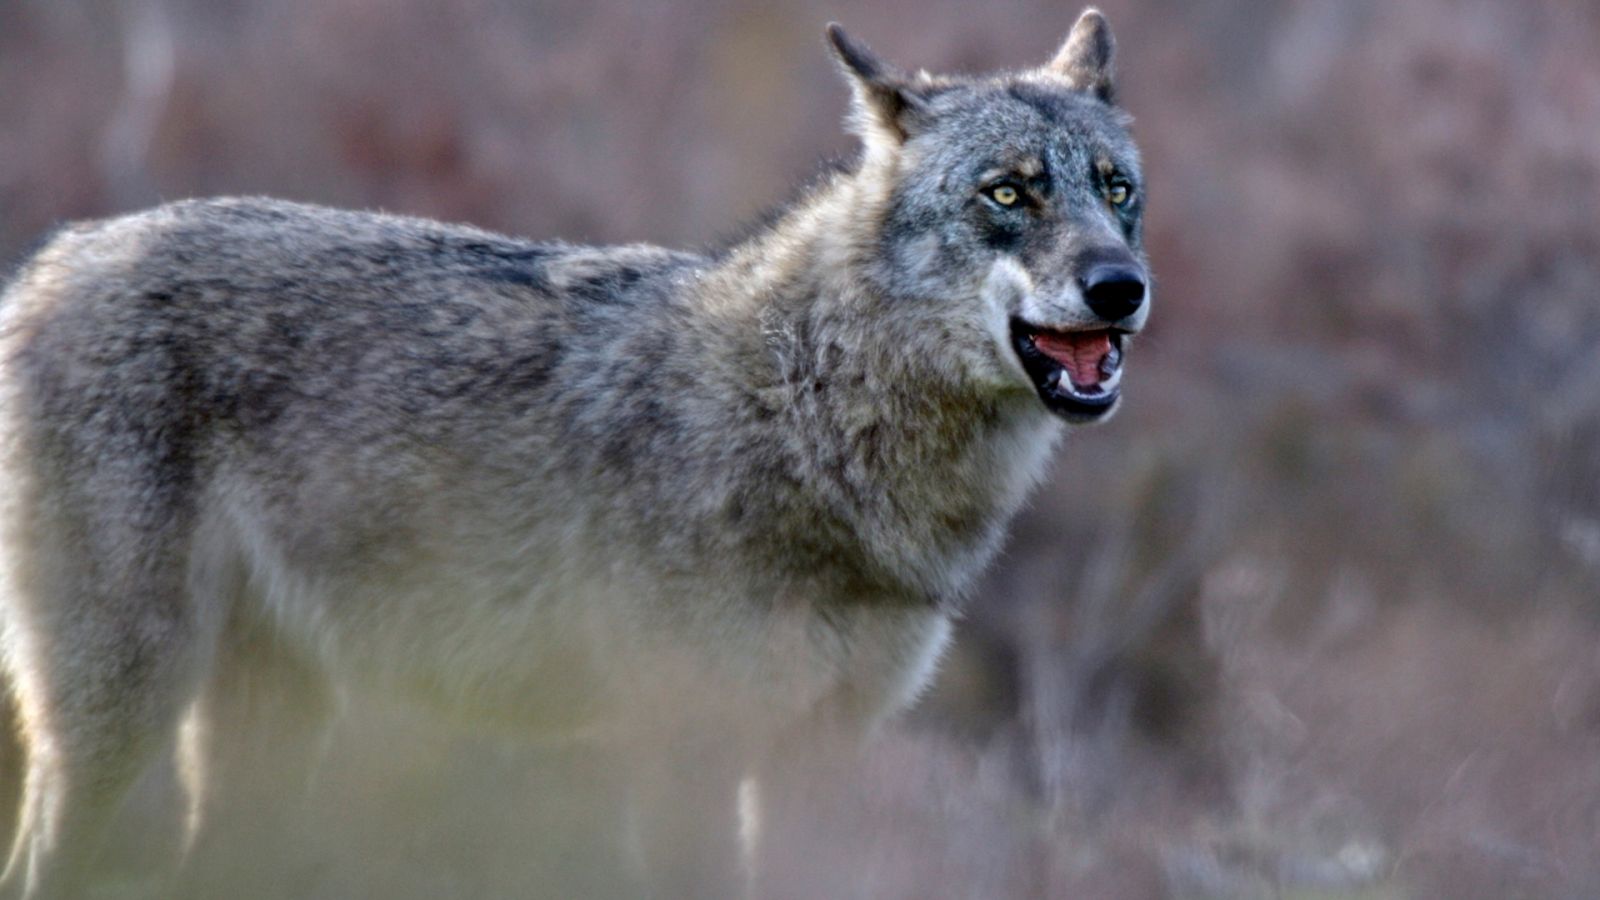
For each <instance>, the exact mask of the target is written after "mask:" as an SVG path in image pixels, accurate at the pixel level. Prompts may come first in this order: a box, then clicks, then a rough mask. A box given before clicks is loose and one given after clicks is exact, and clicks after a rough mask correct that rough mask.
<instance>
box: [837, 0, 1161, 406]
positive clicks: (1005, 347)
mask: <svg viewBox="0 0 1600 900" xmlns="http://www.w3.org/2000/svg"><path fill="white" fill-rule="evenodd" d="M829 34H830V37H832V39H833V41H834V45H835V48H836V49H837V50H838V52H839V56H840V59H841V60H842V61H843V62H844V64H845V66H846V68H847V70H848V71H849V72H850V73H851V74H852V75H853V76H854V77H855V79H856V82H855V83H856V89H857V91H856V95H857V105H856V110H855V112H856V122H857V127H858V130H860V131H861V132H862V135H863V138H864V139H865V141H866V142H867V156H866V160H865V162H864V166H866V167H868V168H870V167H873V166H878V167H880V171H881V172H882V173H883V178H884V180H885V184H886V192H887V193H886V197H885V199H884V214H883V217H882V222H881V226H880V230H879V232H878V235H877V244H878V246H877V247H876V248H875V253H874V257H873V262H872V264H871V268H872V272H871V277H872V278H873V280H874V281H875V282H876V283H877V284H878V286H879V287H880V289H881V290H883V292H884V293H886V294H888V295H890V296H892V297H895V298H896V299H897V302H900V303H907V304H911V303H916V304H918V305H919V307H920V311H921V312H922V313H923V314H924V315H926V316H929V317H933V318H937V319H939V320H941V321H940V322H939V326H940V327H939V328H938V329H937V331H938V332H939V333H941V334H942V335H943V340H945V341H946V342H947V344H954V345H955V346H948V345H947V346H945V347H944V348H942V349H943V351H944V352H947V353H948V352H951V351H953V352H954V353H956V354H957V355H959V357H960V358H961V359H962V360H963V364H964V367H965V370H966V371H967V372H968V374H969V375H971V376H973V377H976V378H978V379H980V380H983V381H986V382H994V383H996V384H1001V385H1011V386H1017V385H1019V384H1021V385H1026V386H1031V388H1032V389H1033V390H1034V391H1035V392H1036V393H1037V394H1038V396H1039V398H1040V400H1042V401H1043V403H1044V404H1045V406H1046V407H1048V408H1049V409H1050V410H1051V411H1052V412H1055V413H1056V414H1058V415H1060V416H1062V417H1063V418H1066V419H1068V420H1069V421H1078V422H1083V421H1091V420H1095V419H1099V418H1103V417H1104V416H1105V415H1106V414H1108V413H1109V412H1110V411H1111V410H1112V409H1113V408H1114V407H1115V406H1116V403H1117V399H1118V396H1119V392H1118V385H1119V383H1120V381H1121V375H1122V358H1123V350H1124V343H1125V341H1126V339H1127V338H1128V336H1129V335H1132V334H1134V333H1136V332H1137V331H1139V329H1140V328H1142V327H1143V326H1144V322H1145V319H1146V317H1147V315H1148V313H1149V276H1148V273H1147V269H1146V264H1145V259H1144V255H1143V252H1142V242H1141V227H1140V226H1141V218H1142V212H1143V208H1144V194H1143V183H1142V179H1141V176H1140V170H1139V158H1138V153H1137V151H1136V149H1135V147H1134V145H1133V142H1132V140H1131V139H1130V137H1129V135H1128V132H1127V127H1126V125H1127V117H1126V116H1125V115H1124V114H1123V113H1121V112H1120V111H1119V110H1117V109H1116V108H1115V107H1113V106H1112V105H1111V102H1110V100H1111V80H1110V62H1111V47H1112V44H1111V37H1110V32H1109V30H1108V29H1107V27H1106V25H1105V20H1104V19H1103V18H1102V17H1101V16H1100V15H1099V13H1097V12H1094V11H1092V10H1091V11H1088V12H1086V13H1085V14H1084V15H1083V17H1082V18H1080V19H1079V21H1078V24H1077V25H1076V26H1075V27H1074V29H1073V31H1072V34H1071V36H1070V37H1069V38H1068V41H1067V43H1066V45H1065V46H1064V47H1063V48H1062V51H1061V53H1060V54H1059V55H1058V56H1057V57H1056V59H1055V60H1054V61H1052V62H1051V63H1050V64H1049V65H1048V66H1045V67H1044V68H1042V69H1039V70H1035V71H1031V72H1023V73H1018V74H1008V75H1002V76H997V77H992V78H983V79H967V78H936V77H931V76H927V75H925V74H919V75H916V76H904V75H900V74H898V73H894V72H892V71H891V70H889V69H888V68H887V67H886V66H884V65H883V64H882V63H880V62H879V61H877V60H876V59H874V58H872V57H870V56H869V55H867V54H866V52H865V51H864V50H863V49H862V48H860V47H859V46H858V45H855V44H853V43H851V42H850V41H849V39H848V38H846V37H845V36H844V35H843V34H842V32H839V31H838V30H837V29H836V28H834V29H830V32H829Z"/></svg>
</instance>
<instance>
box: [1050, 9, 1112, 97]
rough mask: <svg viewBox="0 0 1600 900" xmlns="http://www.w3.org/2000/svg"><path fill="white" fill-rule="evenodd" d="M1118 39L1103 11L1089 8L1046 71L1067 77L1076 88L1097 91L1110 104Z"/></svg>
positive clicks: (1096, 94) (1092, 92)
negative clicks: (1114, 35)
mask: <svg viewBox="0 0 1600 900" xmlns="http://www.w3.org/2000/svg"><path fill="white" fill-rule="evenodd" d="M1116 49H1117V42H1116V41H1115V40H1114V39H1113V38H1112V37H1111V26H1110V25H1109V24H1108V23H1107V22H1106V17H1105V16H1103V15H1101V14H1100V10H1098V9H1095V8H1094V7H1092V6H1091V7H1089V8H1088V9H1085V10H1084V11H1083V15H1081V16H1079V17H1078V23H1077V24H1076V25H1073V26H1072V33H1071V34H1068V35H1067V41H1066V43H1064V44H1062V45H1061V50H1060V51H1058V52H1057V53H1056V58H1055V59H1052V60H1050V64H1049V65H1047V66H1045V67H1044V70H1045V71H1046V72H1048V73H1050V74H1051V75H1054V76H1056V77H1058V78H1064V79H1066V81H1067V82H1068V83H1069V84H1071V85H1072V87H1073V89H1074V90H1079V91H1085V92H1087V93H1091V94H1094V95H1095V96H1096V97H1099V98H1100V99H1101V100H1104V101H1105V102H1107V103H1110V102H1112V96H1113V94H1114V93H1115V90H1114V88H1113V86H1112V83H1111V64H1112V57H1113V56H1115V55H1116Z"/></svg>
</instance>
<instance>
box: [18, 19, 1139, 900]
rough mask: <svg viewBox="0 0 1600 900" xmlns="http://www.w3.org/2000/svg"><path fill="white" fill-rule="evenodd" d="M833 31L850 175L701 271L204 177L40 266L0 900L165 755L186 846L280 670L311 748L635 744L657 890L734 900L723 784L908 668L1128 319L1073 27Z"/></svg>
mask: <svg viewBox="0 0 1600 900" xmlns="http://www.w3.org/2000/svg"><path fill="white" fill-rule="evenodd" d="M827 38H828V42H829V43H830V45H831V48H832V50H833V53H834V55H835V57H836V60H837V62H838V65H839V68H840V69H841V70H842V72H843V73H844V74H845V75H846V76H847V80H848V82H849V84H850V86H851V88H852V95H853V100H852V104H851V110H850V113H849V119H848V122H849V126H850V128H851V129H852V130H853V131H854V133H855V134H856V135H858V136H859V139H860V144H861V150H860V153H859V156H858V158H857V159H856V160H855V161H854V163H853V165H850V166H847V167H845V168H842V169H841V170H839V171H837V172H834V173H832V174H829V175H827V176H825V177H824V178H822V179H821V180H820V181H818V182H817V183H816V184H814V185H812V186H811V187H810V188H809V189H808V190H807V191H805V192H804V194H803V195H802V196H801V197H800V198H799V199H797V200H796V201H794V202H793V203H792V204H790V205H789V206H788V207H787V208H785V209H784V210H782V211H781V212H780V213H779V214H777V215H776V216H775V217H773V218H772V220H771V221H770V222H769V223H768V224H766V225H765V226H763V227H761V228H759V229H758V230H757V231H756V232H755V233H754V234H751V235H749V236H748V237H746V238H744V239H743V240H741V241H740V242H738V243H735V244H733V245H731V246H727V247H724V248H721V249H718V250H716V251H715V252H709V253H688V252H675V251H669V250H664V249H659V248H656V247H650V246H641V245H635V246H621V247H605V248H592V247H583V246H574V245H569V244H565V243H560V242H530V241H526V240H520V239H516V238H511V237H506V236H502V235H499V234H493V233H489V232H487V231H482V230H478V229H474V228H471V227H464V226H455V225H445V224H441V223H437V222H432V221H425V220H421V219H414V218H403V217H398V216H392V215H382V214H373V213H360V212H347V211H339V210H333V209H325V208H319V207H314V206H307V205H299V204H294V203H288V202H280V201H275V200H268V199H241V198H225V199H210V200H193V201H183V202H176V203H172V204H169V205H165V206H161V207H159V208H156V209H153V210H150V211H146V212H142V213H138V214H134V215H128V216H125V217H121V218H115V219H110V220H106V221H98V222H90V223H86V224H78V225H74V226H70V227H67V228H65V229H64V230H63V231H62V232H61V233H59V234H58V235H56V236H55V237H54V238H53V239H52V240H50V241H49V242H48V244H47V245H46V246H45V247H44V248H43V249H42V250H40V251H39V252H38V253H37V254H36V255H34V256H33V257H32V258H31V259H30V260H29V261H27V262H26V263H25V265H24V266H23V267H22V268H21V269H20V271H19V272H18V273H17V274H16V276H15V277H14V278H13V280H12V281H11V283H10V284H9V286H8V287H7V288H6V289H5V293H4V295H3V300H0V479H3V484H4V490H3V499H0V504H3V508H0V623H3V630H0V647H3V664H4V669H5V673H6V675H7V676H8V680H9V684H10V687H11V690H12V698H11V699H12V701H13V702H14V704H15V709H16V719H17V723H16V725H17V736H18V738H19V740H20V743H21V744H22V746H23V748H24V750H25V753H24V756H23V759H22V768H23V773H24V774H23V783H22V787H21V799H20V803H19V810H18V814H17V816H18V817H17V820H16V824H15V836H14V840H13V842H12V849H11V852H10V856H9V861H8V863H7V865H6V868H5V874H4V881H3V890H4V891H5V892H8V893H7V894H6V895H7V896H22V897H25V898H28V900H45V898H63V897H73V896H79V895H80V894H81V892H83V891H84V890H86V889H87V888H86V884H85V879H86V878H87V877H88V876H87V875H85V873H86V872H88V871H90V862H91V860H92V858H93V854H94V853H95V848H96V846H97V844H98V843H100V839H101V837H102V834H103V833H104V832H105V830H106V827H107V823H108V821H109V820H110V818H111V817H112V815H113V814H114V813H115V811H116V810H117V808H118V806H119V804H120V803H121V801H122V800H123V798H124V796H125V794H126V793H127V792H128V790H129V787H130V785H131V784H132V783H133V782H134V781H135V779H136V778H137V777H138V776H139V775H140V773H141V772H142V771H143V770H145V769H146V768H147V767H148V766H150V765H151V763H152V761H153V760H154V759H156V758H158V757H160V756H162V755H164V754H166V753H168V752H173V753H176V754H178V755H179V756H180V757H181V758H182V772H183V774H184V784H185V785H186V787H187V788H188V790H189V791H190V793H191V797H190V798H189V800H188V801H187V802H188V806H187V807H186V808H187V811H188V816H187V820H188V821H187V826H188V828H189V829H190V838H191V840H192V839H194V836H195V834H204V833H205V830H206V829H205V823H206V822H207V820H208V815H209V811H210V810H211V809H212V808H213V806H214V804H215V803H217V802H220V801H216V800H215V797H217V796H219V795H225V794H226V791H227V790H228V788H229V786H230V783H232V782H235V781H238V780H240V779H243V778H245V777H246V776H247V775H248V772H247V771H246V770H247V769H248V766H249V765H250V763H249V762H248V760H249V759H251V757H250V755H249V754H250V748H251V747H252V746H253V743H252V739H249V738H245V737H241V736H240V735H239V734H238V733H237V732H238V728H239V727H240V723H241V721H242V717H241V715H240V714H239V712H238V711H239V710H240V709H241V708H242V706H243V705H245V704H249V703H257V702H260V701H261V697H262V695H263V694H264V693H273V692H276V694H275V695H276V696H279V698H280V702H279V703H278V708H279V709H280V710H281V711H282V712H283V713H284V715H283V717H281V718H280V719H279V720H278V725H274V727H279V726H280V725H282V723H283V722H290V721H292V722H293V723H294V724H295V725H296V727H298V728H300V729H302V730H303V731H304V733H305V734H307V735H315V734H316V733H317V732H318V731H319V729H321V728H322V727H323V723H324V721H325V720H326V719H327V718H328V716H329V714H331V713H332V712H333V711H335V709H336V708H337V706H338V705H339V702H340V698H341V697H360V696H363V695H370V696H377V695H382V696H385V697H398V698H404V699H406V700H408V701H414V702H415V703H417V704H419V705H420V706H421V707H423V708H426V709H430V710H433V711H435V712H436V713H437V714H439V715H441V716H443V717H445V718H447V719H451V720H459V721H461V722H463V723H468V724H473V723H475V724H477V725H478V726H480V727H490V728H499V729H509V730H512V731H515V732H517V733H519V734H525V735H529V736H531V737H540V738H551V739H556V738H560V739H570V740H576V741H593V742H596V743H597V744H601V745H608V746H616V747H623V748H627V750H626V751H625V756H626V758H627V760H628V765H626V766H624V767H623V768H624V770H625V771H627V772H628V773H629V775H630V777H634V776H637V777H638V778H639V779H640V781H639V785H638V786H637V788H636V789H633V790H631V791H630V792H629V797H628V800H627V802H628V803H629V804H630V805H629V807H628V808H629V812H628V817H629V818H628V821H629V822H630V823H632V824H631V825H630V826H629V828H630V829H631V830H630V831H629V832H628V833H629V834H631V835H634V836H635V838H636V840H635V845H636V846H635V850H636V853H635V856H636V857H637V858H638V859H639V860H640V864H641V866H642V871H643V873H644V874H643V875H642V876H641V888H640V892H641V893H644V894H648V895H655V896H680V895H681V896H690V895H692V896H718V895H728V894H732V893H736V892H737V891H736V888H735V887H734V886H733V885H735V883H736V882H738V878H739V876H737V875H736V874H735V875H729V874H728V873H729V872H733V871H735V870H737V869H738V866H739V863H738V861H737V853H738V848H737V840H736V835H737V831H738V828H737V821H736V816H737V812H736V806H737V804H736V803H735V795H736V794H737V793H738V790H737V787H738V785H740V783H741V781H742V780H744V779H746V778H747V777H753V778H755V779H756V780H755V781H754V782H751V783H753V784H756V785H759V784H760V778H761V777H762V772H763V766H764V765H768V763H766V762H764V761H770V760H772V759H774V758H778V757H779V756H780V755H781V754H779V755H775V750H776V749H778V748H781V747H782V746H784V745H786V744H787V742H789V741H790V740H792V739H795V736H796V735H802V734H804V733H806V732H807V731H808V730H810V729H821V728H824V727H827V728H837V729H842V730H844V731H845V732H847V733H849V734H853V735H865V734H867V733H869V732H870V730H871V729H872V728H873V727H874V726H875V725H876V724H877V723H879V722H881V721H883V720H884V719H885V718H886V717H887V716H889V715H891V714H892V713H894V712H895V711H896V710H899V709H902V708H903V707H905V706H906V705H907V704H909V703H910V702H911V701H912V700H913V699H914V698H915V697H916V696H917V694H918V692H919V691H921V690H922V689H923V688H924V686H925V685H926V684H927V683H928V681H929V680H930V678H931V677H932V674H933V671H934V667H935V664H936V661H937V660H938V658H939V656H940V654H941V652H942V650H943V649H944V647H945V645H946V643H947V642H948V641H949V639H950V634H951V623H952V620H953V618H954V617H955V616H957V615H958V614H959V613H960V611H961V610H962V608H963V603H964V602H965V600H966V599H967V597H968V595H969V593H970V592H971V590H972V587H973V584H974V580H975V579H976V578H977V576H978V575H979V573H980V572H981V571H982V570H983V568H984V566H985V564H986V563H988V562H989V560H990V559H991V558H992V557H993V556H994V555H995V553H996V550H997V548H998V547H999V545H1000V542H1001V539H1002V536H1003V532H1004V530H1005V527H1006V524H1007V522H1008V520H1009V519H1010V518H1011V517H1012V516H1013V514H1014V513H1015V512H1016V511H1017V509H1018V507H1019V505H1020V504H1021V503H1022V502H1023V500H1024V497H1025V495H1026V494H1027V493H1028V491H1029V489H1030V487H1031V486H1033V485H1035V484H1036V483H1037V482H1038V481H1039V480H1040V478H1041V477H1042V475H1043V474H1044V472H1045V470H1046V469H1047V467H1048V466H1049V465H1050V464H1051V462H1052V461H1053V460H1054V459H1056V457H1057V455H1058V454H1057V448H1058V446H1059V442H1060V438H1061V437H1062V435H1063V433H1064V432H1065V431H1066V430H1068V429H1069V428H1070V427H1071V426H1074V425H1082V424H1087V423H1092V422H1097V421H1101V420H1104V419H1105V418H1106V417H1108V416H1109V415H1111V414H1112V412H1113V411H1114V410H1115V409H1116V408H1117V406H1118V404H1119V402H1120V396H1121V389H1120V381H1121V377H1122V373H1123V362H1124V354H1125V353H1126V352H1127V351H1128V348H1129V345H1130V343H1131V339H1132V337H1133V336H1134V335H1135V334H1136V333H1138V332H1139V331H1140V330H1141V329H1142V328H1143V327H1144V325H1145V322H1146V319H1147V316H1148V314H1149V310H1150V305H1151V291H1150V276H1149V272H1148V266H1147V262H1146V258H1145V255H1144V251H1143V247H1142V239H1141V222H1142V218H1143V211H1144V206H1145V200H1144V191H1143V181H1142V177H1141V170H1140V162H1139V157H1138V154H1137V151H1136V149H1135V146H1134V144H1133V142H1132V139H1131V137H1130V134H1129V124H1130V123H1129V118H1128V117H1127V115H1126V114H1125V113H1124V112H1123V111H1122V110H1121V109H1119V107H1118V106H1117V105H1116V104H1115V98H1114V93H1113V74H1112V73H1113V66H1112V62H1113V48H1114V43H1113V39H1112V35H1111V32H1110V29H1109V26H1108V25H1107V23H1106V20H1105V18H1104V17H1103V16H1102V15H1101V14H1100V13H1099V12H1098V11H1096V10H1094V9H1092V8H1091V9H1088V10H1086V11H1084V12H1083V14H1082V16H1081V17H1080V18H1079V19H1078V20H1077V23H1076V24H1075V25H1074V26H1073V28H1072V29H1071V32H1070V34H1069V35H1068V38H1067V40H1066V42H1065V44H1064V45H1063V46H1062V47H1061V49H1060V50H1059V52H1058V53H1057V54H1056V56H1055V57H1054V58H1053V59H1051V60H1050V61H1049V62H1048V63H1046V64H1044V65H1042V66H1039V67H1037V68H1032V69H1027V70H1022V71H1013V72H1004V73H999V74H989V75H982V76H958V75H948V76H946V75H932V74H929V73H927V72H915V73H911V72H907V71H904V70H901V69H899V68H896V67H894V66H892V65H890V64H889V63H887V62H885V61H883V60H882V59H880V58H879V57H877V56H875V55H874V54H873V53H872V52H871V51H869V50H868V48H867V47H866V46H865V45H863V44H861V43H859V42H858V41H856V40H854V39H852V38H851V37H849V36H847V35H846V33H845V32H844V31H843V30H842V29H841V28H840V27H839V26H838V25H830V26H829V27H828V29H827ZM268 688H270V690H268ZM347 702H348V701H347ZM285 727H286V726H285ZM311 743H313V744H314V743H315V741H314V740H313V741H311ZM240 754H244V756H243V757H241V756H240ZM258 756H259V754H258ZM241 758H243V759H245V760H247V762H245V763H243V764H241V763H240V762H239V760H240V759H241ZM257 761H259V760H257ZM277 761H278V762H283V760H282V759H278V760H277ZM294 764H296V765H298V764H299V763H298V762H295V763H294ZM307 765H310V763H309V762H308V763H307ZM652 774H654V775H656V776H660V777H656V778H653V779H652V778H650V777H649V776H650V775H652ZM780 774H781V773H780ZM757 790H759V787H758V788H757ZM740 883H742V882H740Z"/></svg>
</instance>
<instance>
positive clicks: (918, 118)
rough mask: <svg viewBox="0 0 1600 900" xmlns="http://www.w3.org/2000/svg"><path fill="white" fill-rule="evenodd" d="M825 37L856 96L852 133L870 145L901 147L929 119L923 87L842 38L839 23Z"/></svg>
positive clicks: (833, 23) (853, 40)
mask: <svg viewBox="0 0 1600 900" xmlns="http://www.w3.org/2000/svg"><path fill="white" fill-rule="evenodd" d="M827 35H828V44H829V45H830V46H831V47H832V48H833V55H834V56H835V57H836V58H837V59H838V60H839V66H840V68H842V69H843V70H844V73H845V75H847V76H849V78H850V85H851V89H852V92H853V93H854V95H855V101H854V103H853V105H852V109H851V121H852V123H853V124H854V127H855V131H856V132H857V133H858V134H860V135H861V138H862V139H863V140H865V141H867V142H868V143H869V144H870V143H873V142H883V141H887V142H891V143H893V144H901V143H904V142H905V140H906V138H908V137H910V136H911V134H912V133H913V132H915V131H916V129H917V127H918V126H919V125H920V124H922V122H924V121H925V120H926V119H927V117H928V97H927V96H926V95H925V94H924V93H923V92H922V87H921V86H920V85H919V84H918V83H917V82H916V81H915V80H913V79H911V78H908V77H906V76H905V75H903V74H901V72H900V71H899V70H898V69H896V68H895V67H894V66H892V65H890V64H888V63H886V62H884V61H883V60H881V59H879V58H878V57H877V56H875V55H873V53H872V51H871V50H868V49H867V47H866V45H865V44H862V43H859V42H857V41H856V40H855V39H854V38H851V37H850V36H849V35H848V34H845V33H844V29H843V28H841V27H840V26H839V23H838V22H829V23H828V28H827Z"/></svg>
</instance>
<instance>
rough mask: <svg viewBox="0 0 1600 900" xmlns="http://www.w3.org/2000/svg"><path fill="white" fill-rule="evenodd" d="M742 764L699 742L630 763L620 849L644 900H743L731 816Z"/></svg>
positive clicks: (742, 875)
mask: <svg viewBox="0 0 1600 900" xmlns="http://www.w3.org/2000/svg"><path fill="white" fill-rule="evenodd" d="M742 762H743V760H742V759H741V757H740V756H739V755H738V754H736V753H732V752H729V751H728V750H727V749H726V748H724V747H718V746H712V745H710V744H709V743H708V742H699V741H692V742H685V743H680V744H678V745H677V746H674V747H672V748H670V749H668V750H666V751H665V752H653V753H641V754H639V756H638V757H636V762H635V763H634V765H633V766H631V767H630V772H629V789H628V792H627V809H626V812H625V814H624V817H623V818H624V824H623V841H624V848H625V851H626V852H627V853H628V855H629V856H630V857H631V858H632V859H633V861H634V863H635V868H636V870H637V872H638V878H639V882H640V885H641V893H642V895H643V896H646V897H650V898H653V900H679V898H707V900H714V898H737V897H742V896H744V894H745V885H746V876H745V871H744V869H743V867H742V865H741V859H740V852H739V851H740V844H739V816H738V794H739V780H740V777H741V776H742V775H743V774H744V770H743V766H742Z"/></svg>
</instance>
